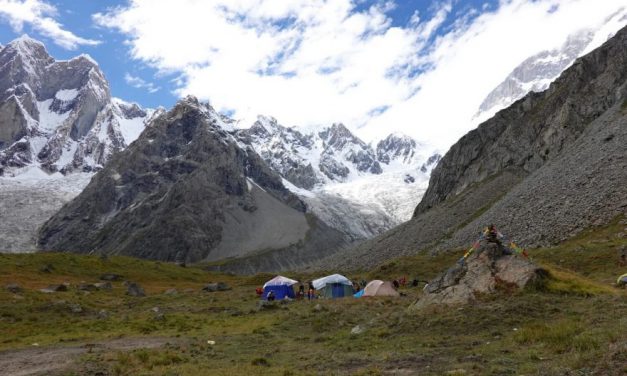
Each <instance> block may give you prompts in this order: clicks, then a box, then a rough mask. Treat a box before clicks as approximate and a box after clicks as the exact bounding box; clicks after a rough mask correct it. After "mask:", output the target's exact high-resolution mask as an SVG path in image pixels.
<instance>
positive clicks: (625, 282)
mask: <svg viewBox="0 0 627 376" xmlns="http://www.w3.org/2000/svg"><path fill="white" fill-rule="evenodd" d="M616 284H617V285H618V286H627V273H625V274H623V275H621V276H620V277H618V279H617V280H616Z"/></svg>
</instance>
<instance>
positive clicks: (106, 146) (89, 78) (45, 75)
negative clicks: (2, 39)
mask: <svg viewBox="0 0 627 376" xmlns="http://www.w3.org/2000/svg"><path fill="white" fill-rule="evenodd" d="M129 106H131V105H124V104H123V102H121V101H113V100H112V98H111V95H110V92H109V86H108V83H107V81H106V79H105V77H104V75H103V74H102V72H101V71H100V69H99V68H98V65H97V64H96V63H95V62H94V61H93V60H92V59H91V58H90V57H89V56H87V55H81V56H78V57H76V58H73V59H71V60H67V61H55V60H54V59H53V58H52V57H51V56H50V55H49V54H48V52H47V51H46V49H45V47H44V45H43V44H42V43H41V42H38V41H36V40H33V39H31V38H29V37H27V36H23V37H20V38H18V39H16V40H14V41H12V42H11V43H9V44H8V45H6V46H5V47H3V48H1V49H0V173H2V172H4V173H10V172H13V171H14V170H15V169H19V168H22V167H26V166H38V167H41V168H42V169H44V170H45V171H47V172H56V171H60V172H62V173H67V172H70V171H91V170H94V169H98V168H101V167H102V166H103V165H104V163H105V162H106V161H107V160H108V158H109V157H110V156H111V155H112V154H113V153H115V152H117V151H120V150H122V149H123V148H124V147H126V145H127V144H128V143H129V142H131V141H132V140H130V139H128V137H125V136H128V135H129V134H132V133H134V132H133V131H131V132H130V133H129V132H127V130H128V129H130V128H137V127H141V128H142V129H143V122H144V120H145V119H146V117H147V116H148V113H146V111H144V110H142V109H140V108H138V107H137V106H136V107H137V108H136V109H134V110H133V111H129V108H128V107H129ZM135 137H136V136H135Z"/></svg>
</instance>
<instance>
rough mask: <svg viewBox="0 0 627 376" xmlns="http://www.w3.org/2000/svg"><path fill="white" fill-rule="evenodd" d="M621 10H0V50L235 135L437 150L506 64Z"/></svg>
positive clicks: (223, 0)
mask: <svg viewBox="0 0 627 376" xmlns="http://www.w3.org/2000/svg"><path fill="white" fill-rule="evenodd" d="M622 3H624V1H621V0H604V1H603V2H599V1H596V0H535V1H524V0H500V1H498V0H484V1H479V0H414V1H401V0H396V1H392V0H380V1H372V0H328V1H325V0H290V1H284V0H212V1H200V2H199V1H193V0H129V1H96V0H89V1H88V0H85V1H76V0H0V43H2V44H6V43H7V42H9V41H10V40H12V39H13V38H15V37H17V36H19V35H21V34H23V33H28V34H29V35H30V36H32V37H34V38H36V39H40V40H42V41H43V42H44V43H45V44H46V46H47V48H48V51H49V52H50V53H51V54H52V55H53V56H54V57H55V58H57V59H68V58H71V57H73V56H76V55H77V54H80V53H87V54H89V55H91V56H92V57H93V58H94V59H95V60H96V61H98V62H99V64H100V67H101V69H102V70H103V71H104V73H105V75H106V77H107V78H108V80H109V83H110V86H111V91H112V94H113V95H114V96H117V97H120V98H122V99H125V100H128V101H135V102H138V103H140V104H141V105H143V106H146V107H157V106H164V107H170V106H172V105H173V104H174V102H175V101H176V100H177V98H179V97H181V96H183V95H187V94H193V95H196V96H198V97H199V98H200V99H202V100H206V101H209V102H210V103H211V104H212V105H213V106H214V107H216V108H217V109H218V110H220V111H222V112H224V113H228V114H230V115H232V116H234V117H235V118H237V119H240V120H241V121H242V124H243V125H246V124H248V125H249V124H250V123H251V122H252V121H253V120H254V118H255V116H256V115H257V114H266V115H272V116H275V117H276V118H277V119H278V120H279V121H280V122H282V123H284V124H285V125H303V126H309V125H315V124H325V123H326V124H328V123H330V122H344V123H345V124H346V125H347V126H349V127H350V128H352V129H353V130H355V131H357V132H358V134H359V135H360V136H361V137H363V138H365V139H367V140H370V139H376V138H378V137H382V136H384V135H385V134H387V133H389V132H391V131H400V132H404V133H407V134H410V135H412V136H414V137H416V138H418V139H422V140H428V141H431V142H433V143H435V144H437V145H440V146H446V145H447V144H450V143H451V142H452V141H455V139H456V138H457V137H459V136H460V135H462V134H463V133H464V132H465V131H467V130H468V129H470V128H471V127H473V126H474V124H472V121H471V119H470V118H471V117H472V114H473V113H474V112H475V111H476V109H477V105H478V104H479V103H480V102H481V101H482V100H483V98H484V97H485V95H486V94H487V93H489V91H490V90H491V89H492V88H494V87H495V86H496V85H498V83H500V82H501V81H502V80H503V79H504V78H505V77H506V76H507V74H508V73H509V72H510V71H511V70H512V69H513V68H514V67H515V66H516V65H517V64H519V63H520V62H521V61H522V60H524V59H525V58H526V57H528V56H530V55H531V54H533V53H536V52H539V51H541V50H543V49H548V48H555V47H557V46H559V45H560V44H561V43H563V41H564V40H565V39H566V37H567V36H568V35H570V34H571V33H573V32H575V31H577V30H579V29H581V28H598V27H600V25H601V24H602V23H603V22H605V20H606V19H607V17H609V16H611V15H612V14H614V13H615V12H616V11H617V10H619V9H621V8H622V7H623V5H624V4H622ZM623 10H624V8H623ZM623 21H624V20H623ZM623 21H621V22H622V24H621V23H620V22H619V23H617V24H616V25H614V26H613V27H614V28H616V27H618V26H622V25H623V24H624V23H625V22H623ZM614 31H615V30H614ZM451 107H453V108H455V109H456V110H455V111H451V110H450V108H451Z"/></svg>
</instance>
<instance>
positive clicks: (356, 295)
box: [353, 289, 364, 298]
mask: <svg viewBox="0 0 627 376" xmlns="http://www.w3.org/2000/svg"><path fill="white" fill-rule="evenodd" d="M363 295H364V290H363V289H362V290H359V291H357V292H356V293H355V294H353V296H354V297H356V298H361V297H362V296H363Z"/></svg>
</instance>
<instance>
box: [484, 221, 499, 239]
mask: <svg viewBox="0 0 627 376" xmlns="http://www.w3.org/2000/svg"><path fill="white" fill-rule="evenodd" d="M485 237H486V240H487V241H489V242H490V243H498V242H499V238H498V231H497V230H496V226H494V224H491V225H490V226H489V227H488V228H487V229H486V234H485Z"/></svg>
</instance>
